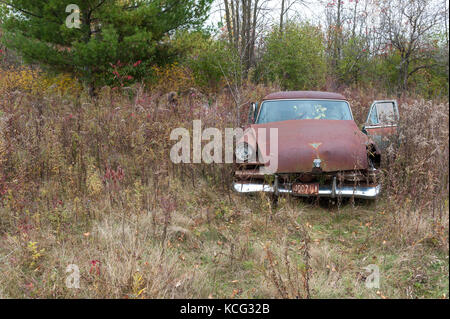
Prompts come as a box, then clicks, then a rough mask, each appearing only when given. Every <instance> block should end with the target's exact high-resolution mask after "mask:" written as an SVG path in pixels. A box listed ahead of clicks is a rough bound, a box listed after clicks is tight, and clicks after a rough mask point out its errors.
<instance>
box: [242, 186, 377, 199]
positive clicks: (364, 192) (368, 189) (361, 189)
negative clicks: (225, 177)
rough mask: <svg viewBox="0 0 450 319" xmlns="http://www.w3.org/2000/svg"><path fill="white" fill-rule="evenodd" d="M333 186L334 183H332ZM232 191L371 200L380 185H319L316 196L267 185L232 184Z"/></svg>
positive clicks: (375, 195)
mask: <svg viewBox="0 0 450 319" xmlns="http://www.w3.org/2000/svg"><path fill="white" fill-rule="evenodd" d="M333 184H334V183H333ZM233 189H234V190H235V191H236V192H239V193H255V192H269V193H280V194H282V193H288V194H292V195H295V196H320V197H331V198H335V197H355V198H366V199H373V198H376V197H377V196H378V194H380V191H381V185H377V186H355V187H353V186H340V187H339V186H336V184H334V185H330V186H328V185H320V186H319V194H318V195H299V194H294V193H293V192H292V190H291V189H290V188H285V187H283V186H280V187H278V188H275V187H274V186H270V185H267V184H255V183H237V182H235V183H233Z"/></svg>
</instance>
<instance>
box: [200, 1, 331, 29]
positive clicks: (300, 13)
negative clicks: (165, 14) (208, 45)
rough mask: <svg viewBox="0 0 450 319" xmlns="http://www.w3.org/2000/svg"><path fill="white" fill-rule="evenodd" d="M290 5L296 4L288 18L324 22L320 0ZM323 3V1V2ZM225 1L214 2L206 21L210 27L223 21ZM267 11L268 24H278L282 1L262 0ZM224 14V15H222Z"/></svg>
mask: <svg viewBox="0 0 450 319" xmlns="http://www.w3.org/2000/svg"><path fill="white" fill-rule="evenodd" d="M286 1H287V2H288V3H294V2H295V3H294V4H293V6H292V8H291V10H290V11H289V12H288V18H293V17H296V18H300V19H301V20H314V21H318V20H322V19H323V17H324V5H323V4H320V1H318V0H306V1H303V2H305V3H306V5H303V4H300V3H299V1H294V0H286ZM322 2H323V1H322ZM223 3H224V0H214V2H213V5H212V8H211V12H210V16H209V18H208V19H207V21H206V25H208V26H211V25H212V26H216V27H217V24H218V23H219V22H220V21H221V15H222V16H224V5H223ZM260 3H263V4H264V7H265V8H267V10H264V11H262V12H261V14H262V15H263V16H264V19H265V20H264V21H265V22H266V23H270V22H272V23H278V21H279V16H280V11H281V1H280V0H260ZM221 12H222V13H221Z"/></svg>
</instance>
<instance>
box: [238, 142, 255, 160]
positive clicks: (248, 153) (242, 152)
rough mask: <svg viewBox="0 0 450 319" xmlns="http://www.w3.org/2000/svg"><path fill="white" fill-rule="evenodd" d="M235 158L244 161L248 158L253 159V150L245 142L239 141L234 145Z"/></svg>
mask: <svg viewBox="0 0 450 319" xmlns="http://www.w3.org/2000/svg"><path fill="white" fill-rule="evenodd" d="M235 154H236V158H237V159H238V160H239V161H242V162H246V161H248V160H249V159H253V158H254V155H255V150H254V149H253V148H252V147H251V146H249V145H248V144H247V143H240V144H239V145H237V146H236V153H235Z"/></svg>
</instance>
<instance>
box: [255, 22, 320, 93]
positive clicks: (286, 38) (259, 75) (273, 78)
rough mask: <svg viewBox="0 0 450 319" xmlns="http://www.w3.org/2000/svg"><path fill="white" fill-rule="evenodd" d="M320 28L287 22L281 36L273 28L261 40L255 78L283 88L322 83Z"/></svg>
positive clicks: (276, 29)
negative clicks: (259, 57) (264, 40)
mask: <svg viewBox="0 0 450 319" xmlns="http://www.w3.org/2000/svg"><path fill="white" fill-rule="evenodd" d="M324 51H325V48H324V45H323V34H322V31H321V30H320V29H319V28H318V27H315V26H312V25H310V24H308V23H301V24H295V23H289V24H287V25H286V26H285V29H284V30H283V33H282V35H280V30H279V29H278V28H274V29H273V30H272V32H271V33H270V35H269V36H268V37H267V39H266V42H265V52H264V54H263V56H262V60H261V62H260V63H259V66H258V69H257V70H256V74H255V76H256V79H257V80H259V79H261V80H263V81H265V82H279V84H280V85H281V87H282V88H283V89H286V90H305V89H314V88H319V87H321V86H322V85H323V84H324V83H325V77H326V72H327V69H326V60H325V55H324Z"/></svg>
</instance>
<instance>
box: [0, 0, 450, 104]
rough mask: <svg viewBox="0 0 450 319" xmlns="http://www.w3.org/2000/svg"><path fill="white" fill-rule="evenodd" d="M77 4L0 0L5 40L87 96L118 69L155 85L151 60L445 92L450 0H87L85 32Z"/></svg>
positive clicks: (210, 73) (278, 77)
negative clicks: (75, 16) (79, 85)
mask: <svg viewBox="0 0 450 319" xmlns="http://www.w3.org/2000/svg"><path fill="white" fill-rule="evenodd" d="M74 2H76V1H74V0H50V1H46V0H45V1H44V0H14V1H12V0H0V30H1V43H2V46H4V47H5V48H8V49H10V50H12V51H14V52H15V53H16V54H17V55H18V56H19V57H20V59H21V60H23V61H24V62H26V63H31V64H38V65H39V66H40V67H42V68H44V69H48V70H49V71H51V72H65V73H70V74H73V75H74V76H75V77H77V78H78V79H80V81H82V82H83V83H84V84H85V86H86V87H87V88H90V90H91V91H92V92H94V91H95V89H96V88H98V87H99V86H102V85H105V84H107V85H111V84H112V82H113V81H114V79H117V74H118V73H120V71H123V72H125V73H126V74H127V79H126V80H127V81H129V82H130V83H132V82H136V81H151V80H152V77H155V74H154V72H152V70H153V68H152V67H154V66H164V65H168V64H172V63H174V62H176V63H179V64H180V65H182V66H184V67H186V68H187V69H189V70H190V71H191V72H192V77H193V78H194V79H195V82H196V83H197V85H198V86H199V87H202V88H204V89H205V90H217V89H219V88H220V87H221V86H223V85H224V84H226V85H236V86H239V85H241V84H242V83H243V82H244V81H254V82H256V83H266V84H268V83H276V84H278V85H279V86H281V87H282V88H283V89H317V88H319V89H320V88H323V87H325V86H326V85H328V86H329V83H331V84H332V86H333V87H339V86H363V87H373V86H376V87H380V88H384V89H386V90H388V91H389V90H390V91H392V92H399V93H402V92H405V91H409V90H415V91H416V92H418V93H419V94H422V95H424V96H432V95H436V94H439V95H446V94H448V22H447V20H448V3H447V1H446V0H392V1H378V0H345V1H344V0H328V1H324V0H318V1H307V0H281V1H280V2H273V1H264V0H216V1H213V0H186V1H178V0H128V1H118V0H85V1H80V3H79V4H77V5H78V7H79V16H80V20H81V21H80V22H81V23H80V28H68V27H67V26H66V18H67V15H68V13H67V12H66V8H67V6H68V5H69V4H71V3H74ZM305 12H309V13H312V14H304V13H305ZM209 15H212V16H214V17H215V19H214V21H213V22H214V25H213V26H212V27H211V26H208V25H207V23H205V21H207V19H208V16H209ZM211 19H212V18H210V19H209V20H211ZM209 20H208V21H209ZM137 66H138V67H137ZM124 70H125V71H124ZM114 72H116V73H117V74H116V73H114ZM111 75H114V77H112V76H111Z"/></svg>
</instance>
